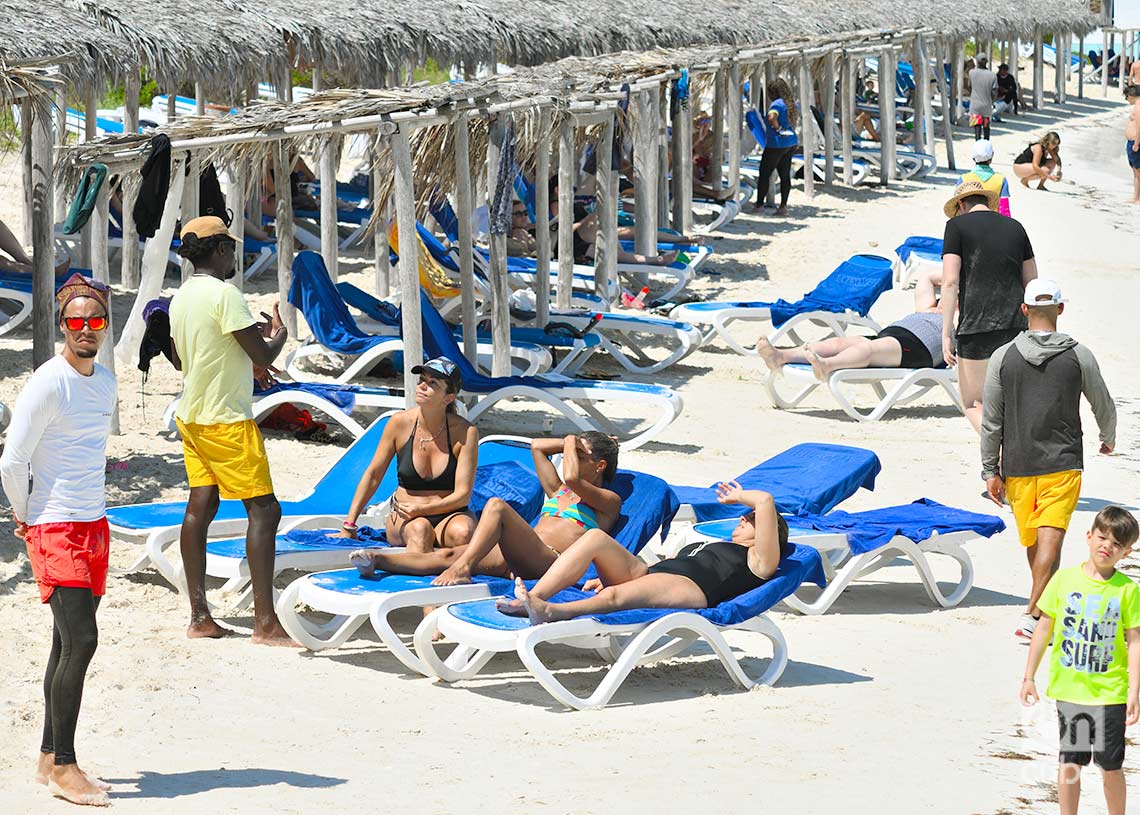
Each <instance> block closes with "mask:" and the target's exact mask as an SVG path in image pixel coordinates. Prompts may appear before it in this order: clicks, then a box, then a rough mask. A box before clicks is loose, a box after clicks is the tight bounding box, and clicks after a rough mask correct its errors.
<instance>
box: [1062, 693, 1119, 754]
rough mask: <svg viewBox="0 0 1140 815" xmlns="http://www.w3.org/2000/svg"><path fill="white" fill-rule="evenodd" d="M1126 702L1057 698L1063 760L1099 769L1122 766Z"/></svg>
mask: <svg viewBox="0 0 1140 815" xmlns="http://www.w3.org/2000/svg"><path fill="white" fill-rule="evenodd" d="M1126 707H1127V706H1126V705H1077V704H1073V703H1072V702H1061V701H1058V702H1057V728H1058V731H1059V732H1060V735H1061V752H1060V755H1059V756H1058V758H1059V760H1060V762H1061V763H1062V764H1076V765H1078V766H1081V767H1086V766H1088V763H1089V762H1090V761H1092V762H1094V763H1095V764H1096V766H1098V767H1100V768H1101V769H1102V770H1107V771H1110V772H1111V771H1112V770H1119V769H1120V768H1121V767H1122V766H1124V718H1125V712H1126Z"/></svg>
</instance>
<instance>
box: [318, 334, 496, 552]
mask: <svg viewBox="0 0 1140 815" xmlns="http://www.w3.org/2000/svg"><path fill="white" fill-rule="evenodd" d="M412 373H414V374H419V376H420V380H419V384H418V385H416V406H415V407H414V408H412V409H411V410H402V411H400V412H399V413H397V414H396V415H395V416H393V417H392V418H391V420H389V422H388V426H387V427H386V428H384V433H383V434H382V435H381V436H380V443H379V444H378V445H377V447H376V454H375V455H374V456H373V457H372V462H371V463H370V464H369V465H368V469H367V470H365V471H364V476H363V477H362V478H361V479H360V484H359V485H357V487H356V494H355V495H354V496H353V498H352V505H351V506H350V507H349V510H348V516H347V517H346V518H345V520H344V524H343V526H342V529H341V533H340V534H341V536H342V537H346V538H355V537H356V519H357V518H358V517H359V516H360V513H362V512H363V511H364V508H365V506H367V504H368V502H369V501H370V500H372V496H373V495H375V494H376V490H377V488H379V486H380V482H381V480H382V479H383V478H384V473H385V472H387V471H388V465H389V464H391V463H392V459H393V458H394V459H396V461H397V465H396V474H397V479H398V482H399V486H398V487H397V488H396V492H395V493H394V494H393V495H392V511H391V512H390V513H389V514H388V520H387V523H386V525H385V526H386V530H387V533H388V542H389V543H391V544H392V545H393V546H404V547H407V549H408V551H409V552H431V551H432V549H434V548H435V547H436V546H460V545H462V544H465V543H467V542H468V541H469V540H470V539H471V533H472V532H473V531H474V529H475V516H474V515H473V514H472V513H471V512H469V511H468V509H467V502H468V501H470V500H471V491H472V488H473V487H474V484H475V468H476V466H477V464H478V456H479V431H478V430H476V429H475V425H473V424H471V423H470V422H469V421H467V420H466V419H464V418H463V417H462V416H460V415H459V414H457V413H456V412H455V398H456V396H457V395H458V394H459V391H460V389H461V388H462V387H463V381H462V378H461V377H460V374H459V369H458V368H457V367H456V366H455V363H454V362H452V361H451V360H449V359H445V358H444V357H436V358H435V359H433V360H429V361H428V362H426V363H424V364H423V365H416V366H415V367H414V368H412Z"/></svg>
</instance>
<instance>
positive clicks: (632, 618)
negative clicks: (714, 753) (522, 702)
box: [414, 546, 826, 710]
mask: <svg viewBox="0 0 1140 815" xmlns="http://www.w3.org/2000/svg"><path fill="white" fill-rule="evenodd" d="M804 583H815V584H816V585H819V586H821V587H822V586H824V585H825V583H826V580H825V577H824V567H823V564H822V562H821V560H820V556H819V553H818V552H816V551H815V550H814V549H812V548H810V547H805V546H797V547H796V548H795V551H794V552H793V553H792V554H791V555H790V556H789V557H787V558H784V559H783V560H781V561H780V565H779V568H778V569H777V570H776V573H775V574H774V575H773V576H772V577H771V578H770V579H769V580H768V581H767V582H765V583H764V585H762V586H760V587H759V588H756V589H753V590H752V591H750V592H747V593H745V594H742V595H740V596H739V597H735V598H733V599H731V600H726V601H725V602H723V603H721V604H720V605H718V606H716V607H714V608H702V609H663V608H652V609H649V608H647V609H636V610H631V611H619V612H614V613H611V614H600V615H597V616H592V617H578V618H576V619H573V620H565V621H562V622H555V623H545V624H542V625H532V624H531V623H530V621H529V620H527V619H526V618H520V617H513V616H509V615H506V614H503V613H502V612H500V611H499V610H498V609H497V608H496V607H495V600H493V599H487V600H473V601H468V602H462V603H453V604H451V605H448V606H444V607H443V608H438V609H436V610H435V611H434V612H432V613H431V614H429V615H428V616H427V617H425V618H424V621H423V622H422V623H421V624H420V625H419V627H417V628H416V633H415V637H414V642H415V647H416V655H417V656H418V657H419V658H420V660H421V661H422V663H423V664H424V665H425V666H426V668H427V669H428V671H429V672H430V674H431V675H432V676H435V677H437V678H439V679H442V680H443V681H445V682H456V681H459V680H463V679H469V678H471V677H472V676H474V675H475V674H477V673H478V672H479V671H480V670H481V669H482V668H483V666H484V665H486V664H487V662H488V661H490V659H491V658H492V657H493V656H494V655H495V654H498V653H504V652H509V651H514V652H516V653H517V654H518V656H519V659H520V660H522V663H523V665H525V666H526V667H527V669H528V670H529V671H530V672H531V674H532V675H533V676H534V678H535V679H536V680H538V683H539V684H540V685H542V687H543V688H544V689H545V690H546V691H547V692H548V693H549V694H550V695H551V696H553V697H554V698H555V699H556V700H558V701H559V702H561V703H562V704H564V705H566V706H567V707H570V708H574V709H575V710H590V709H593V708H600V707H603V706H605V705H606V704H607V703H608V702H609V701H610V699H612V698H613V696H614V694H615V693H616V692H617V690H618V688H620V687H621V684H622V683H623V682H624V681H625V678H626V677H627V676H629V674H630V672H631V671H633V669H634V668H636V667H638V666H639V665H644V664H646V663H649V662H654V661H657V660H661V659H667V658H670V657H673V656H675V655H677V654H679V653H682V652H683V651H685V650H686V649H687V648H688V647H689V646H691V645H692V644H693V643H695V642H697V641H698V640H703V641H704V642H706V643H707V644H708V645H709V647H710V648H712V650H713V652H714V653H715V654H716V655H717V657H718V658H719V659H720V661H721V664H723V665H724V668H725V671H727V672H728V675H729V678H731V679H732V681H733V682H734V683H736V685H738V686H739V687H741V688H745V689H747V688H751V687H754V686H756V685H771V684H774V683H775V682H776V681H777V680H778V679H779V678H780V675H781V674H782V673H783V672H784V668H785V667H786V666H787V663H788V647H787V643H786V641H785V640H784V636H783V634H782V633H781V632H780V629H779V628H778V627H777V626H776V623H775V622H774V621H773V620H772V619H771V618H770V617H768V614H767V612H768V610H769V609H771V608H772V607H773V606H775V605H776V604H777V603H779V602H780V601H781V600H786V599H787V598H789V597H791V596H792V594H793V593H794V592H795V591H797V590H798V589H799V588H800V587H801V586H802V585H803V584H804ZM586 596H588V595H587V594H585V593H584V592H582V591H580V590H577V589H566V590H564V591H562V592H559V593H558V594H556V595H555V596H554V597H553V598H551V599H552V600H553V601H554V602H568V601H572V600H577V599H581V598H583V597H586ZM437 630H438V631H439V632H440V633H442V634H443V635H444V637H446V639H447V640H449V641H452V642H455V643H457V645H456V647H455V649H454V650H453V651H452V652H451V654H450V655H449V656H448V658H447V659H446V660H444V659H441V658H440V656H439V654H438V652H437V651H436V645H437V644H436V643H435V642H434V641H433V635H434V633H435V632H436V631H437ZM729 630H743V631H752V632H755V633H758V634H761V635H762V636H764V637H766V638H767V639H768V640H769V642H770V643H771V647H772V658H771V660H770V661H769V662H768V665H767V668H766V669H765V671H764V673H763V674H761V675H760V676H759V677H757V678H756V679H753V678H752V677H750V676H749V675H748V674H747V673H746V672H745V671H744V668H743V666H741V664H740V662H739V661H737V658H736V656H735V654H734V653H733V650H732V647H731V646H730V645H729V644H728V642H727V641H725V639H724V636H723V634H722V632H724V631H729ZM547 644H559V645H569V646H572V647H575V648H583V649H588V650H591V651H593V652H595V653H597V654H598V655H599V656H601V657H602V658H603V659H605V660H606V661H608V662H610V663H611V667H610V668H609V670H608V671H607V672H606V674H605V676H604V677H603V678H602V681H601V682H600V683H599V684H598V686H597V688H596V689H595V690H594V691H593V692H592V693H590V694H589V695H588V696H580V695H578V694H576V693H574V692H573V691H571V690H570V689H569V688H568V687H566V685H565V684H563V682H562V681H561V680H559V679H558V677H556V676H555V675H554V672H553V671H551V670H550V668H548V667H547V666H546V664H545V663H544V662H543V661H542V658H541V657H540V656H539V654H538V648H539V646H542V645H547Z"/></svg>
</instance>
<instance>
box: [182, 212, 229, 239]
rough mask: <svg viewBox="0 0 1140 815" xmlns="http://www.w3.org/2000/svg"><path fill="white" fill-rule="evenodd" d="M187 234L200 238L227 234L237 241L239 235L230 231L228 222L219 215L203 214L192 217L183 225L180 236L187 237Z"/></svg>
mask: <svg viewBox="0 0 1140 815" xmlns="http://www.w3.org/2000/svg"><path fill="white" fill-rule="evenodd" d="M187 235H194V236H195V237H196V238H198V240H203V239H205V238H212V237H213V236H214V235H225V236H227V237H229V238H233V239H234V240H235V241H236V240H237V236H236V235H234V234H232V233H231V232H230V230H229V228H228V227H227V226H226V222H225V221H223V220H222V219H221V218H219V217H218V216H217V215H202V216H200V217H198V218H191V219H190V220H189V221H187V222H186V223H184V224H183V225H182V232H181V234H180V235H179V237H181V238H185V237H186V236H187Z"/></svg>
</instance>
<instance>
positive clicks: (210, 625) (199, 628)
mask: <svg viewBox="0 0 1140 815" xmlns="http://www.w3.org/2000/svg"><path fill="white" fill-rule="evenodd" d="M232 633H234V632H233V631H230V630H229V629H228V628H223V627H222V626H220V625H218V624H217V623H216V622H214V618H213V617H206V618H205V619H202V620H198V621H196V622H195V621H193V620H191V621H190V627H189V628H187V629H186V638H187V639H190V640H201V639H210V640H220V639H222V638H223V637H228V636H229V635H230V634H232Z"/></svg>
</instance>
